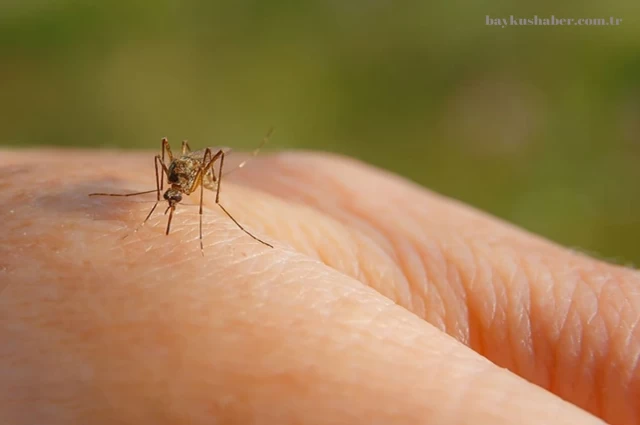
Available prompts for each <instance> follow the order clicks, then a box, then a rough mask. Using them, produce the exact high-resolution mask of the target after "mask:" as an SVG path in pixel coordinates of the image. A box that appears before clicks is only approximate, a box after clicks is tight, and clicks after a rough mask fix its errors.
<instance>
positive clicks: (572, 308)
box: [0, 151, 640, 425]
mask: <svg viewBox="0 0 640 425" xmlns="http://www.w3.org/2000/svg"><path fill="white" fill-rule="evenodd" d="M151 158H152V156H151V155H149V154H145V155H142V154H125V153H118V154H114V153H102V152H67V151H17V152H8V151H4V152H1V153H0V170H2V171H1V172H0V188H2V193H3V197H4V203H3V208H2V209H1V210H0V219H1V222H2V224H3V235H2V239H1V240H0V290H2V293H1V294H0V341H2V343H1V344H0V424H5V423H6V424H11V425H23V424H42V423H47V424H51V425H55V424H76V423H77V424H89V423H90V424H95V425H99V424H116V423H118V424H120V423H122V424H128V423H131V424H136V425H144V424H154V425H161V424H178V423H179V424H187V423H188V424H207V425H209V424H212V423H220V424H231V423H239V424H249V423H252V424H254V423H255V424H278V425H281V424H282V425H283V424H293V423H305V424H342V423H344V424H357V423H362V424H375V423H379V424H418V423H429V424H448V423H460V424H464V423H470V424H471V423H472V424H482V423H487V424H502V423H504V424H507V423H509V424H511V423H523V424H534V423H539V424H560V423H566V424H577V423H580V424H586V423H599V420H597V419H596V418H595V417H592V416H590V415H588V414H587V413H585V412H584V411H582V410H580V409H579V408H577V407H576V406H579V407H581V408H583V409H586V410H588V411H591V412H593V413H594V414H596V415H598V416H600V417H602V418H603V419H604V420H606V421H608V422H610V423H612V424H633V423H640V362H639V358H640V326H638V324H639V323H640V291H639V288H640V275H639V274H638V272H635V271H632V270H630V269H625V268H621V267H616V266H613V265H609V264H605V263H602V262H599V261H596V260H594V259H591V258H588V257H585V256H582V255H579V254H576V253H574V252H571V251H569V250H567V249H564V248H561V247H558V246H556V245H554V244H552V243H550V242H547V241H545V240H543V239H541V238H538V237H536V236H533V235H530V234H527V233H525V232H524V231H522V230H519V229H517V228H515V227H513V226H511V225H508V224H505V223H502V222H500V221H498V220H496V219H494V218H491V217H488V216H486V215H484V214H482V213H480V212H477V211H474V210H473V209H471V208H469V207H466V206H464V205H461V204H459V203H457V202H454V201H451V200H448V199H445V198H442V197H440V196H438V195H435V194H433V193H429V192H427V191H426V190H424V189H422V188H419V187H416V186H414V185H413V184H411V183H408V182H406V181H404V180H403V179H401V178H398V177H396V176H393V175H390V174H388V173H385V172H383V171H380V170H377V169H373V168H371V167H368V166H365V165H362V164H359V163H356V162H355V161H351V160H348V159H344V158H337V157H332V156H326V155H320V154H311V153H299V154H279V155H274V156H271V157H264V158H260V159H257V160H255V161H252V162H251V163H250V164H248V165H247V167H246V168H245V169H243V170H242V171H238V172H237V173H234V174H232V175H231V176H229V178H228V179H225V180H224V182H223V186H222V193H221V202H222V203H223V204H224V205H225V207H227V209H228V210H229V211H230V212H231V213H232V214H233V215H234V217H235V218H236V219H237V220H238V221H239V222H240V223H242V224H243V225H246V227H247V228H248V229H249V230H250V231H251V232H253V233H254V234H256V235H257V236H259V237H261V238H264V239H266V240H267V241H268V242H273V244H274V245H275V248H273V249H271V248H268V247H266V246H264V245H262V244H260V243H258V242H256V241H254V240H253V239H251V238H249V237H248V236H247V235H245V234H244V233H242V232H241V231H240V230H239V229H238V228H237V227H235V225H234V224H233V223H232V222H230V220H229V219H228V218H227V217H226V216H225V215H224V214H223V213H222V212H221V211H220V210H219V209H217V208H216V207H215V204H214V203H213V200H214V196H212V193H211V192H209V193H205V197H206V199H205V204H206V207H207V209H206V210H205V215H204V223H205V226H204V230H205V235H204V243H205V257H204V258H203V257H202V256H201V255H200V248H199V243H198V224H197V223H198V220H197V208H196V207H193V206H182V205H180V206H179V207H178V210H177V214H176V217H175V218H174V221H173V225H172V226H173V227H172V229H173V230H172V232H171V233H170V234H169V235H168V236H165V235H164V225H165V220H166V217H164V216H162V214H161V213H160V214H157V215H155V216H154V217H152V218H151V219H150V220H149V222H148V223H147V224H146V225H145V227H144V228H142V229H141V230H140V231H139V232H137V233H132V230H133V229H134V228H135V227H136V225H138V224H139V223H140V222H141V221H142V219H143V218H144V216H145V215H146V213H147V212H148V210H149V209H150V208H151V206H152V203H151V202H149V201H152V200H153V199H154V197H155V195H153V194H152V195H149V196H148V197H141V198H139V199H124V198H89V197H87V194H88V193H90V192H96V191H99V192H125V191H127V190H131V191H134V190H143V189H152V188H153V187H154V183H153V182H154V180H153V176H154V174H153V165H152V159H151ZM232 181H233V182H234V183H231V182H232ZM185 201H188V199H187V200H185ZM191 203H192V204H196V203H197V196H192V199H191ZM125 235H129V236H128V237H127V238H126V239H122V237H123V236H125ZM487 359H489V360H490V361H491V362H494V363H495V364H497V365H498V366H496V365H494V364H492V363H491V362H489V361H487ZM503 368H508V370H507V369H503ZM521 377H523V378H525V379H526V380H528V381H530V382H531V383H529V382H527V381H525V380H524V379H522V378H521ZM543 388H544V389H543ZM545 389H547V390H549V391H550V392H548V391H546V390H545ZM552 393H555V394H557V395H559V396H560V397H562V398H564V399H566V400H568V401H569V402H565V401H562V400H561V399H560V398H559V397H557V396H556V395H553V394H552Z"/></svg>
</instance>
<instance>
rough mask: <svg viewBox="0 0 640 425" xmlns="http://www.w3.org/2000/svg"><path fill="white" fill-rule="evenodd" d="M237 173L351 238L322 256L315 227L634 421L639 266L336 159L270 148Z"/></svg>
mask: <svg viewBox="0 0 640 425" xmlns="http://www.w3.org/2000/svg"><path fill="white" fill-rule="evenodd" d="M238 177H241V178H242V182H243V183H245V184H250V185H252V186H254V187H256V188H259V189H261V190H264V191H267V192H270V193H272V194H274V195H276V196H279V197H282V198H284V199H287V200H290V201H294V202H296V203H299V204H302V205H305V206H307V207H311V208H312V209H314V210H315V211H317V212H321V213H322V214H324V215H327V216H330V217H332V218H333V219H335V220H337V221H339V222H340V223H341V224H342V225H344V227H345V228H347V229H349V232H350V233H351V235H352V237H351V242H350V243H346V242H344V241H340V245H341V246H347V247H349V249H348V250H350V252H351V253H352V255H351V256H350V257H348V258H345V257H344V256H341V255H340V254H336V255H335V256H331V255H322V252H323V251H327V250H333V249H334V247H333V246H332V245H334V244H333V242H334V241H335V239H331V237H329V239H328V240H327V239H326V238H325V235H326V234H327V233H324V232H318V233H312V234H313V235H316V236H317V238H316V240H315V243H314V244H311V246H312V248H310V249H307V248H305V247H304V246H299V248H300V249H303V250H306V252H307V253H313V252H314V251H316V252H320V253H321V255H319V258H321V259H322V260H323V261H324V262H325V263H326V264H328V265H330V266H332V267H334V268H336V269H338V270H341V271H342V272H344V273H346V274H348V275H350V276H352V277H355V278H357V279H359V280H361V281H362V282H365V283H367V284H368V285H370V286H372V287H374V288H375V289H377V290H378V291H379V292H380V293H382V294H384V295H386V296H387V297H389V298H391V299H393V300H394V301H396V302H398V303H399V304H400V305H403V306H405V307H406V308H408V309H409V310H411V311H413V312H415V313H416V314H418V315H420V316H421V317H423V318H425V319H426V320H428V321H429V322H430V323H432V324H434V325H435V326H437V327H439V328H441V329H443V330H446V331H447V332H448V333H449V334H451V335H453V336H454V337H456V338H457V339H458V340H460V341H463V342H464V343H466V344H468V345H469V346H471V347H472V348H473V349H474V350H476V351H478V352H480V353H482V354H484V355H486V356H487V357H488V358H489V359H490V360H492V361H494V362H495V363H497V364H499V365H501V366H504V367H507V368H509V369H510V370H512V371H514V372H516V373H518V374H519V375H521V376H523V377H525V378H526V379H528V380H530V381H532V382H534V383H536V384H538V385H540V386H542V387H544V388H547V389H550V390H551V391H553V392H555V393H556V394H559V395H561V396H562V397H563V398H565V399H567V400H570V401H572V402H574V403H576V404H577V405H579V406H581V407H583V408H585V409H588V410H589V411H591V412H594V413H595V414H598V415H600V416H601V417H603V418H605V419H606V420H608V421H610V422H611V423H633V421H636V420H640V419H638V418H640V404H638V402H637V401H638V400H640V367H639V364H640V362H639V359H640V326H638V323H640V292H638V288H639V287H640V277H639V275H638V273H637V272H633V271H631V270H629V269H625V268H620V267H615V266H612V265H609V264H605V263H602V262H599V261H596V260H594V259H591V258H588V257H585V256H583V255H580V254H577V253H575V252H572V251H570V250H567V249H565V248H562V247H559V246H557V245H555V244H552V243H551V242H548V241H546V240H544V239H542V238H540V237H537V236H534V235H531V234H529V233H526V232H525V231H523V230H520V229H517V228H515V227H514V226H511V225H509V224H507V223H504V222H501V221H499V220H497V219H495V218H492V217H489V216H488V215H486V214H483V213H480V212H478V211H475V210H473V209H471V208H469V207H467V206H465V205H462V204H460V203H458V202H455V201H452V200H449V199H446V198H444V197H441V196H439V195H436V194H433V193H429V192H427V191H426V190H424V189H422V188H419V187H417V186H416V185H413V184H411V183H409V182H406V181H404V180H402V179H400V178H398V177H396V176H393V175H390V174H387V173H384V172H382V171H380V170H376V169H374V168H372V167H368V166H364V165H362V164H359V163H356V162H355V161H351V160H347V159H344V158H337V157H328V156H325V157H322V156H319V155H317V154H283V155H276V156H274V157H272V158H266V159H263V160H260V161H256V162H254V163H253V164H252V166H251V167H247V169H246V170H243V172H242V174H241V173H238ZM328 234H329V236H331V233H328ZM371 242H375V247H372V245H373V244H372V243H371ZM319 246H325V248H324V249H323V248H319ZM366 258H369V259H370V260H365V259H366ZM372 259H373V260H372Z"/></svg>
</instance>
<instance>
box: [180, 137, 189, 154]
mask: <svg viewBox="0 0 640 425" xmlns="http://www.w3.org/2000/svg"><path fill="white" fill-rule="evenodd" d="M189 152H191V146H189V142H188V141H187V140H183V141H182V155H186V154H188V153H189Z"/></svg>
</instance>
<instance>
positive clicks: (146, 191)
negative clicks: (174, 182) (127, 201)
mask: <svg viewBox="0 0 640 425" xmlns="http://www.w3.org/2000/svg"><path fill="white" fill-rule="evenodd" d="M157 191H158V189H153V190H145V191H144V192H135V193H90V194H89V196H138V195H147V194H149V193H153V192H157Z"/></svg>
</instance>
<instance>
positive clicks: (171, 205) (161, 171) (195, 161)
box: [89, 129, 273, 255]
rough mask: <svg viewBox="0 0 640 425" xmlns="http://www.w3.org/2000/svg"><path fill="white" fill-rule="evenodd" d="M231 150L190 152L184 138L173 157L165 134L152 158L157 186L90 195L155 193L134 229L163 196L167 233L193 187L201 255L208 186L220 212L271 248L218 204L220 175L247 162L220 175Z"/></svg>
mask: <svg viewBox="0 0 640 425" xmlns="http://www.w3.org/2000/svg"><path fill="white" fill-rule="evenodd" d="M272 132H273V129H270V130H269V132H268V133H267V134H266V135H265V136H264V138H263V139H262V142H261V143H260V145H259V146H258V148H256V149H255V150H254V151H253V152H252V155H251V156H252V157H254V156H256V155H257V154H258V152H259V151H260V149H261V148H262V146H264V144H265V143H267V141H268V140H269V138H270V137H271V133H272ZM230 151H231V148H227V147H215V148H213V147H211V148H205V149H200V150H197V151H192V150H191V147H190V146H189V142H188V141H186V140H184V141H183V142H182V154H181V156H180V157H177V158H176V157H174V156H173V154H172V152H171V146H170V145H169V140H168V139H167V138H166V137H165V138H163V139H162V154H161V155H156V156H155V158H154V164H155V169H156V189H154V190H147V191H143V192H134V193H90V194H89V196H125V197H129V196H138V195H145V194H149V193H153V192H156V196H157V199H156V202H155V204H154V205H153V207H152V208H151V211H149V214H147V216H146V218H145V219H144V221H143V222H142V223H141V224H140V225H139V226H138V227H137V228H136V229H135V230H134V232H137V231H138V230H139V229H140V228H141V227H142V226H144V225H145V223H146V222H147V221H148V220H149V218H151V215H152V214H153V212H154V211H155V210H156V208H157V207H158V204H159V203H160V202H161V201H162V199H164V200H165V201H167V203H168V206H167V209H166V210H165V212H164V213H165V215H166V214H167V212H168V213H169V219H168V220H167V229H166V231H165V234H166V235H168V234H169V231H170V230H171V220H172V219H173V213H174V211H175V209H176V205H178V204H179V203H180V202H181V201H182V195H187V196H188V195H190V194H192V193H193V192H195V191H196V190H198V189H199V190H200V209H199V218H200V251H201V252H202V255H204V244H203V240H202V198H203V195H204V189H205V188H207V189H209V190H212V191H215V192H216V205H218V206H219V207H220V208H221V209H222V211H224V213H225V214H226V215H227V216H228V217H229V218H230V219H231V221H233V222H234V223H235V224H236V226H238V228H239V229H240V230H242V231H243V232H244V233H246V234H247V235H249V236H251V237H252V238H253V239H255V240H256V241H258V242H260V243H262V244H263V245H266V246H268V247H270V248H273V245H271V244H269V243H267V242H265V241H263V240H262V239H260V238H258V237H257V236H255V235H254V234H252V233H251V232H249V231H248V230H247V229H245V228H244V227H243V226H242V225H241V224H240V223H239V222H238V221H237V220H236V219H235V218H234V217H233V216H232V215H231V214H230V213H229V211H227V209H226V208H225V207H224V206H223V205H222V204H221V203H220V185H221V183H222V177H223V176H225V175H228V174H229V173H231V172H232V171H234V170H237V169H239V168H242V167H244V165H245V164H246V163H247V162H248V159H247V160H245V161H243V162H241V163H240V164H239V165H238V166H237V167H236V168H234V169H232V170H230V171H229V172H227V173H225V174H222V169H223V167H224V158H225V155H226V154H228V153H229V152H230ZM165 158H166V159H168V164H169V165H167V162H166V161H165ZM218 160H220V167H219V168H218V175H217V176H216V173H215V169H214V164H215V163H216V161H218ZM164 176H166V177H167V186H168V188H167V190H166V191H165V192H164V194H163V195H162V198H161V197H160V194H161V193H162V192H163V191H164V179H163V177H164Z"/></svg>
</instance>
